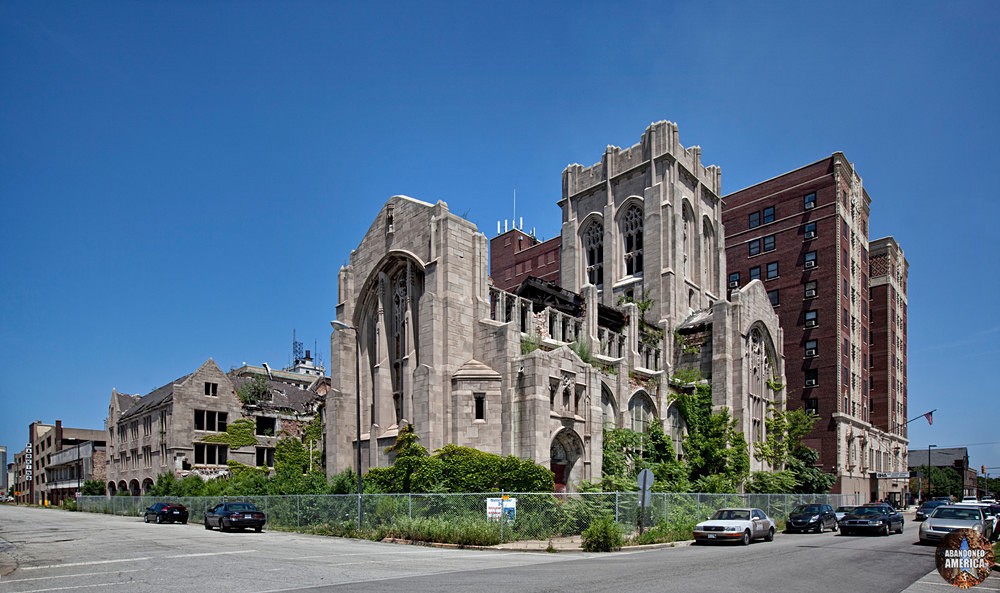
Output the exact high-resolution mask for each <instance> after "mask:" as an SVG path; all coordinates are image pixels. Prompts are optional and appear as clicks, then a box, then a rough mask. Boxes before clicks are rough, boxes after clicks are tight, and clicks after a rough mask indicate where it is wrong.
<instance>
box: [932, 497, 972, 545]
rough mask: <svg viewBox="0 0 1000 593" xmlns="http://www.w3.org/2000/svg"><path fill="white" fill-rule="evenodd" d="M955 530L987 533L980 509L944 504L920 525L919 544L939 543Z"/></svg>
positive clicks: (970, 506)
mask: <svg viewBox="0 0 1000 593" xmlns="http://www.w3.org/2000/svg"><path fill="white" fill-rule="evenodd" d="M956 529H972V530H973V531H975V532H976V533H979V534H983V533H986V534H988V533H989V532H988V531H987V526H986V518H985V516H984V515H983V511H982V509H981V508H979V507H977V506H973V505H959V504H946V505H944V506H939V507H937V508H936V509H934V510H933V511H932V512H931V514H930V516H929V517H927V519H926V520H925V521H924V522H923V523H921V524H920V535H919V537H920V543H922V544H925V543H934V542H939V541H941V539H943V538H944V536H946V535H948V534H949V533H951V532H952V531H955V530H956Z"/></svg>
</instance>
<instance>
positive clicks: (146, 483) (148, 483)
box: [142, 478, 153, 496]
mask: <svg viewBox="0 0 1000 593" xmlns="http://www.w3.org/2000/svg"><path fill="white" fill-rule="evenodd" d="M152 489H153V479H152V478H146V479H145V480H143V481H142V494H143V496H145V495H148V494H149V491H150V490H152Z"/></svg>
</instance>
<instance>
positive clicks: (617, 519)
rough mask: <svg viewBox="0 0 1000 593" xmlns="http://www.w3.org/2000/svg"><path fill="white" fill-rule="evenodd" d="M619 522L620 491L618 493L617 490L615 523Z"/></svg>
mask: <svg viewBox="0 0 1000 593" xmlns="http://www.w3.org/2000/svg"><path fill="white" fill-rule="evenodd" d="M618 522H619V513H618V491H617V490H615V523H618Z"/></svg>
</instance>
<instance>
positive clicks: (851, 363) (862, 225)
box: [723, 152, 909, 503]
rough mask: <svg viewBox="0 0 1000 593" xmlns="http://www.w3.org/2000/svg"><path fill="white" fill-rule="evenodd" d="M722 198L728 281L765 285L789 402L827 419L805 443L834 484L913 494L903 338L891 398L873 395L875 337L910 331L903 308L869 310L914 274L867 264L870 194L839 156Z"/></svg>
mask: <svg viewBox="0 0 1000 593" xmlns="http://www.w3.org/2000/svg"><path fill="white" fill-rule="evenodd" d="M723 200H724V202H725V204H726V205H725V208H724V210H723V220H724V222H725V227H726V259H727V264H728V277H727V286H728V287H729V289H730V290H736V289H738V288H739V287H741V286H744V285H745V284H746V283H747V282H750V281H754V280H760V281H761V282H763V283H764V286H765V289H766V291H767V295H768V297H769V299H770V301H771V304H772V306H773V307H774V310H775V312H777V314H778V315H779V317H780V318H781V327H782V329H783V330H784V352H785V356H786V360H787V361H788V362H789V364H788V365H787V366H786V373H787V377H788V407H789V408H804V409H806V410H809V411H811V412H815V413H816V414H818V415H819V417H820V421H819V422H817V424H816V426H815V428H814V429H813V432H812V433H811V434H810V435H809V436H807V437H806V438H805V439H804V443H805V444H806V445H808V446H810V447H812V448H814V449H816V450H818V451H819V454H820V458H819V465H820V467H821V468H822V469H823V470H824V471H828V472H833V473H834V474H835V475H836V476H837V482H836V484H835V485H834V492H839V493H847V494H855V495H857V496H858V497H859V499H860V500H865V499H869V498H870V499H886V500H892V501H895V502H897V503H900V502H902V501H904V500H906V498H907V497H906V494H907V492H906V488H907V486H906V484H907V479H906V477H907V476H906V467H907V447H908V443H909V441H908V439H907V437H906V426H905V422H906V413H907V409H906V396H905V384H906V381H905V372H906V371H905V342H904V343H903V344H902V346H898V345H893V346H892V351H891V353H892V357H891V360H889V362H891V363H892V365H893V368H894V369H896V370H895V371H894V375H893V380H894V384H893V386H892V393H891V394H889V393H888V392H885V391H882V392H878V391H876V392H873V391H872V384H873V383H872V380H871V378H870V375H869V373H870V370H871V368H872V364H873V363H877V362H878V361H879V359H878V358H877V356H876V357H874V358H873V357H872V355H871V352H872V351H871V346H872V339H873V338H872V335H871V333H872V332H873V331H876V330H878V329H879V328H880V327H881V328H886V327H889V325H890V324H891V326H892V328H894V329H892V330H891V333H892V334H893V335H899V334H905V317H902V318H900V317H899V316H898V315H896V312H897V311H898V310H899V309H898V308H896V306H895V305H893V309H892V311H893V316H892V319H891V320H890V319H881V318H878V317H877V316H876V317H873V312H872V311H871V310H870V307H876V306H877V307H879V308H883V307H884V305H885V301H886V299H888V298H890V297H888V296H886V295H887V293H886V292H885V291H886V290H887V289H888V288H889V287H891V289H892V292H893V297H892V298H893V300H894V302H895V301H897V300H898V299H902V301H904V302H905V282H906V281H905V277H904V276H900V277H898V278H897V277H896V275H895V274H894V275H893V276H894V277H893V279H892V280H888V279H887V278H885V277H884V274H882V273H881V272H876V271H869V267H870V261H869V259H870V258H869V243H868V219H869V213H870V204H871V198H870V197H869V195H868V192H867V191H865V189H864V187H863V185H862V180H861V177H860V176H859V174H858V172H857V171H856V170H855V168H854V166H853V165H852V164H851V163H850V162H848V161H847V158H846V157H845V156H844V154H843V153H840V152H837V153H834V154H833V155H831V156H829V157H826V158H824V159H822V160H819V161H817V162H815V163H811V164H809V165H806V166H804V167H801V168H799V169H796V170H794V171H790V172H788V173H784V174H782V175H779V176H777V177H774V178H772V179H769V180H767V181H764V182H762V183H759V184H757V185H754V186H751V187H748V188H746V189H742V190H740V191H737V192H734V193H732V194H729V195H727V196H725V198H724V199H723ZM888 241H891V240H883V241H880V242H877V243H876V245H877V246H878V247H877V248H878V250H879V252H878V253H879V254H880V255H879V259H878V261H879V262H881V261H882V257H883V256H882V254H883V252H884V253H885V257H889V256H890V255H889V252H890V251H892V253H891V257H892V258H893V261H898V260H901V258H902V252H901V251H899V250H898V247H895V243H894V242H892V243H891V245H890V244H889V242H888ZM872 253H875V252H874V250H873V252H872ZM871 265H872V266H873V270H874V269H876V268H878V269H880V268H879V265H876V264H875V261H874V260H873V261H872V262H871ZM876 277H877V278H879V279H878V280H877V281H876V280H875V278H876ZM872 287H874V290H873V288H872ZM883 287H885V288H883ZM876 301H878V302H876ZM903 310H904V311H905V305H904V307H903ZM873 319H875V320H876V321H877V323H876V325H875V326H873V325H872V322H873ZM901 319H902V321H901ZM900 323H901V325H900ZM879 331H881V330H879ZM878 340H880V339H879V338H876V345H877V346H878V347H881V348H883V350H882V352H885V348H886V343H885V342H879V341H878ZM792 361H794V363H793V362H792ZM900 364H901V365H902V366H899V365H900ZM879 381H880V380H879V379H877V378H876V380H875V385H879ZM880 389H883V390H884V389H885V387H884V385H883V386H882V387H880ZM889 406H891V407H889ZM887 407H889V409H887Z"/></svg>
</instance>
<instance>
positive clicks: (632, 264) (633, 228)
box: [622, 206, 643, 276]
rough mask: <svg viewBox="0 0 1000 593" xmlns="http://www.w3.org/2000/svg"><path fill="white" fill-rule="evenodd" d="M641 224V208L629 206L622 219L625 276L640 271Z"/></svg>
mask: <svg viewBox="0 0 1000 593" xmlns="http://www.w3.org/2000/svg"><path fill="white" fill-rule="evenodd" d="M642 224H643V221H642V208H640V207H639V206H632V207H630V208H629V209H628V212H626V213H625V217H624V218H623V219H622V238H623V239H624V241H625V275H626V276H632V275H634V274H640V273H642Z"/></svg>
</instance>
